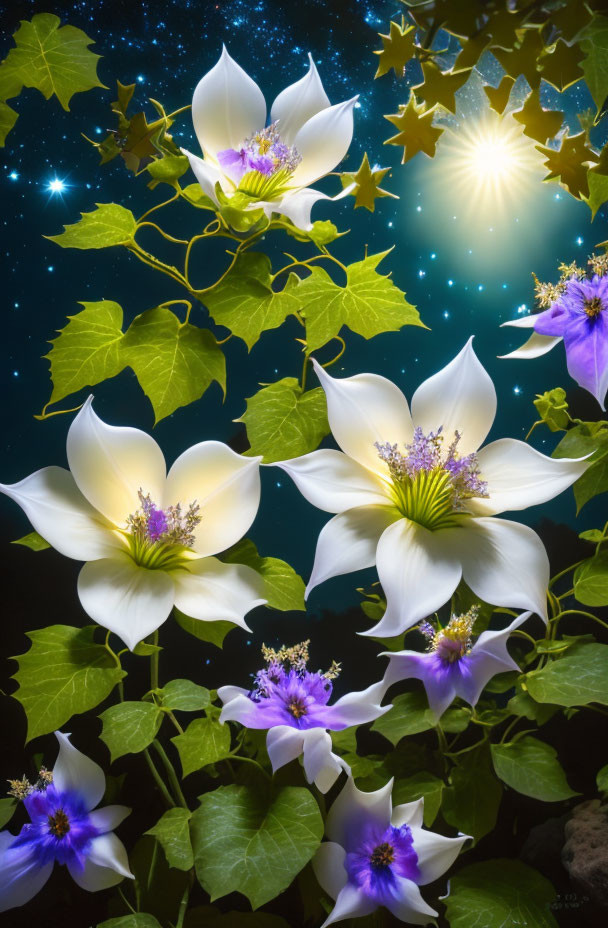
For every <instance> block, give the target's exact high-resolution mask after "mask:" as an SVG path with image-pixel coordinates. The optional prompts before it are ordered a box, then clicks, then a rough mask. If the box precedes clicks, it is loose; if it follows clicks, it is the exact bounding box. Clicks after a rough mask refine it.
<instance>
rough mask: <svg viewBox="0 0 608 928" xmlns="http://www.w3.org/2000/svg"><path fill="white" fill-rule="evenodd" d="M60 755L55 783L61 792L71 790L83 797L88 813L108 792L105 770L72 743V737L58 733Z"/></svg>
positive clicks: (54, 775) (55, 767)
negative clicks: (106, 791)
mask: <svg viewBox="0 0 608 928" xmlns="http://www.w3.org/2000/svg"><path fill="white" fill-rule="evenodd" d="M55 736H56V738H57V741H58V742H59V754H58V755H57V760H56V761H55V766H54V767H53V783H54V785H55V786H56V787H57V789H58V790H59V791H60V792H63V790H70V791H73V792H75V793H78V794H79V795H80V796H82V799H83V801H84V804H85V806H86V809H87V812H90V810H91V809H94V808H95V806H96V805H98V803H99V802H100V801H101V797H102V796H103V794H104V793H105V790H106V778H105V775H104V772H103V770H102V769H101V767H100V766H99V764H96V763H95V761H94V760H91V758H90V757H87V756H86V754H83V753H82V752H81V751H79V750H77V748H75V747H74V745H73V744H71V743H70V736H69V735H65V734H63V732H60V731H56V732H55Z"/></svg>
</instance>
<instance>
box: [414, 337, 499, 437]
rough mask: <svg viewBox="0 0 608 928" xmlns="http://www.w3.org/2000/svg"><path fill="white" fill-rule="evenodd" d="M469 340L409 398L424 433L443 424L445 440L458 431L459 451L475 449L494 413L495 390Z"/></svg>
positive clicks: (492, 419)
mask: <svg viewBox="0 0 608 928" xmlns="http://www.w3.org/2000/svg"><path fill="white" fill-rule="evenodd" d="M472 341H473V339H472V338H470V339H469V341H468V342H467V343H466V345H465V346H464V348H463V349H462V351H461V352H460V353H459V354H457V355H456V357H455V358H454V360H453V361H450V363H449V364H448V365H447V366H446V367H444V368H443V369H442V370H440V371H439V373H437V374H433V376H432V377H429V379H428V380H425V381H424V383H421V384H420V386H419V387H418V389H417V390H416V392H415V393H414V396H413V397H412V418H413V420H414V424H415V425H416V426H420V427H421V428H422V430H423V432H425V433H428V432H430V431H435V430H436V429H438V428H439V426H443V431H444V434H445V436H446V439H447V440H448V441H451V439H452V436H453V434H454V432H455V431H458V432H460V433H461V434H462V438H461V440H460V443H459V445H458V451H459V453H460V454H469V453H470V452H471V451H477V449H478V448H479V446H480V445H481V444H482V442H483V440H484V438H485V437H486V435H487V434H488V432H489V431H490V429H491V427H492V423H493V422H494V416H495V415H496V390H495V389H494V384H493V383H492V378H491V377H490V375H489V374H488V372H487V371H486V369H485V368H484V367H483V365H482V364H481V363H480V361H479V359H478V357H477V355H476V354H475V352H474V351H473V345H472Z"/></svg>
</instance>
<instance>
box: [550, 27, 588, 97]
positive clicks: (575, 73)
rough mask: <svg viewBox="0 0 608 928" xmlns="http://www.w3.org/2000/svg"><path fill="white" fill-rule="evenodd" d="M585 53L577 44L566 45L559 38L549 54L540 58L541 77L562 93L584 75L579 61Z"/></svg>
mask: <svg viewBox="0 0 608 928" xmlns="http://www.w3.org/2000/svg"><path fill="white" fill-rule="evenodd" d="M584 57H585V53H584V52H583V51H582V49H581V48H579V46H578V45H572V46H570V45H566V43H565V42H563V41H562V39H559V41H557V42H556V43H555V45H554V46H553V51H552V52H551V54H549V55H546V56H545V57H544V58H541V64H542V70H541V77H542V78H543V79H544V80H546V81H547V83H548V84H551V86H552V87H555V89H556V90H559V92H560V93H562V92H563V91H564V90H566V89H567V88H568V87H571V86H572V84H576V82H577V81H580V79H581V77H584V76H585V75H584V73H583V69H582V68H581V67H580V63H581V61H582V60H583V58H584Z"/></svg>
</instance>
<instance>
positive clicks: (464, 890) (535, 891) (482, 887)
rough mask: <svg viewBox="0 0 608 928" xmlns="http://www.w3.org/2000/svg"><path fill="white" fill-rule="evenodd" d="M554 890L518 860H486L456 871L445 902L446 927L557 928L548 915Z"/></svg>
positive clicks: (542, 878)
mask: <svg viewBox="0 0 608 928" xmlns="http://www.w3.org/2000/svg"><path fill="white" fill-rule="evenodd" d="M554 899H555V890H554V889H553V887H552V886H551V883H549V881H548V880H546V879H545V877H544V876H541V875H540V873H538V872H537V871H536V870H533V869H532V867H527V866H526V865H525V864H522V863H521V862H520V861H519V860H507V859H502V860H486V861H482V862H481V863H475V864H471V865H470V866H468V867H464V869H462V870H460V871H459V872H458V873H457V874H456V875H455V876H453V877H452V878H451V880H450V894H449V896H448V897H447V899H445V906H446V916H447V919H448V922H449V924H450V928H471V926H473V925H478V926H479V928H481V926H482V925H483V928H507V926H513V928H514V926H516V925H525V926H526V928H558V926H557V922H556V921H555V919H554V917H553V915H552V914H551V903H552V902H553V901H554Z"/></svg>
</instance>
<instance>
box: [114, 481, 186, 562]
mask: <svg viewBox="0 0 608 928" xmlns="http://www.w3.org/2000/svg"><path fill="white" fill-rule="evenodd" d="M137 495H138V496H139V501H140V503H141V507H140V508H139V509H138V510H137V511H136V512H134V513H133V514H132V515H130V516H129V517H128V519H127V525H128V526H129V529H130V531H131V532H132V534H133V535H136V536H137V538H138V539H139V540H140V541H142V542H145V541H148V542H150V543H151V544H156V543H157V542H158V543H159V544H165V545H182V546H183V547H184V548H191V547H192V545H193V544H194V541H195V537H194V530H195V528H196V526H197V525H198V524H199V523H200V521H201V519H202V515H201V514H200V506H199V505H198V503H197V502H196V500H195V501H194V502H193V503H190V505H189V506H188V509H187V510H186V512H185V513H183V512H182V507H181V504H180V503H177V505H176V506H167V508H166V509H159V508H158V507H157V506H156V504H155V503H154V502H153V501H152V500H151V498H150V494H149V493H148V494H147V495H146V496H144V493H143V490H142V489H141V488H140V489H139V490H138V491H137Z"/></svg>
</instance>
